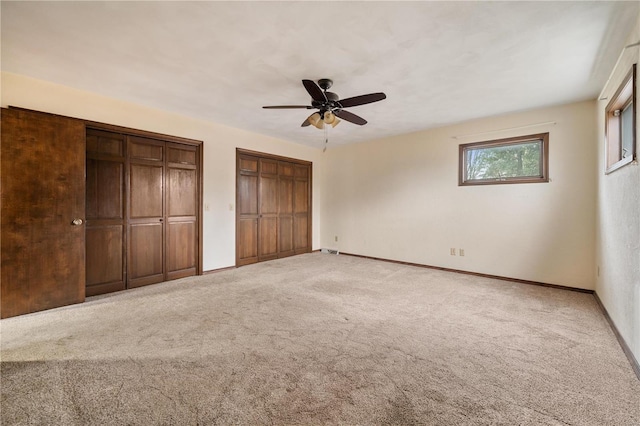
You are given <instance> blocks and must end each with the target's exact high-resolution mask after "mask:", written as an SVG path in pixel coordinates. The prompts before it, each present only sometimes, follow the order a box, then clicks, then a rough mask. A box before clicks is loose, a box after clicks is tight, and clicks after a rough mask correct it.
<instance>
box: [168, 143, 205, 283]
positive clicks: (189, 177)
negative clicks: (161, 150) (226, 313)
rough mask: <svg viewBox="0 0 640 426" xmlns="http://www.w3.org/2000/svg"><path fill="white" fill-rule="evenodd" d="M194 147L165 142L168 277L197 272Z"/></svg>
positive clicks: (189, 274) (196, 202) (195, 153)
mask: <svg viewBox="0 0 640 426" xmlns="http://www.w3.org/2000/svg"><path fill="white" fill-rule="evenodd" d="M196 162H197V152H196V148H195V147H191V146H185V145H177V144H172V143H167V168H166V180H167V184H166V186H167V193H166V200H167V225H166V226H167V242H166V244H167V245H166V256H167V279H175V278H182V277H187V276H191V275H195V274H196V269H197V263H196V253H197V248H198V232H197V229H198V221H197V220H198V208H199V205H198V173H197V170H196V167H197V166H196Z"/></svg>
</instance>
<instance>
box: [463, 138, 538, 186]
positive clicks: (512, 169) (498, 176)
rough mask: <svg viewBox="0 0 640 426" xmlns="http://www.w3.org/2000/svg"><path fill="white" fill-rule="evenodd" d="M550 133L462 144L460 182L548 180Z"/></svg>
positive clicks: (477, 183)
mask: <svg viewBox="0 0 640 426" xmlns="http://www.w3.org/2000/svg"><path fill="white" fill-rule="evenodd" d="M548 153H549V133H540V134H537V135H527V136H520V137H517V138H509V139H499V140H494V141H486V142H475V143H468V144H463V145H460V170H459V173H460V175H459V181H458V184H459V185H492V184H502V183H533V182H549V154H548Z"/></svg>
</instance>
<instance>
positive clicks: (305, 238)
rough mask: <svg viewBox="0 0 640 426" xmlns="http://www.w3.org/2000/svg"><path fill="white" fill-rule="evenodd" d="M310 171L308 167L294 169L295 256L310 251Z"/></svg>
mask: <svg viewBox="0 0 640 426" xmlns="http://www.w3.org/2000/svg"><path fill="white" fill-rule="evenodd" d="M310 177H311V169H310V167H309V166H298V165H296V167H295V179H294V183H293V204H294V222H293V224H294V226H293V235H294V249H295V252H296V254H300V253H307V252H310V251H311V195H310V187H311V185H310V183H311V181H310Z"/></svg>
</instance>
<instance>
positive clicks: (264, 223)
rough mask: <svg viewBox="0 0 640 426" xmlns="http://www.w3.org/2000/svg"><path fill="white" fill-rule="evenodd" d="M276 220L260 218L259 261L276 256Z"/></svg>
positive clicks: (273, 218)
mask: <svg viewBox="0 0 640 426" xmlns="http://www.w3.org/2000/svg"><path fill="white" fill-rule="evenodd" d="M277 230H278V218H277V217H262V218H260V229H259V232H260V244H259V252H258V257H259V258H260V260H267V258H272V259H273V258H275V257H276V256H277V255H278V234H277Z"/></svg>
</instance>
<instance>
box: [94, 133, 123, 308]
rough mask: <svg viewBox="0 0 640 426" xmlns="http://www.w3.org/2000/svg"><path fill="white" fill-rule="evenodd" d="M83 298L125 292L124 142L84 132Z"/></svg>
mask: <svg viewBox="0 0 640 426" xmlns="http://www.w3.org/2000/svg"><path fill="white" fill-rule="evenodd" d="M86 182H87V184H86V194H87V195H86V209H87V210H86V211H87V213H86V217H87V226H86V247H87V248H86V295H87V296H93V295H96V294H103V293H109V292H112V291H117V290H124V289H125V282H126V281H125V268H124V265H125V256H124V253H125V251H124V245H125V234H126V233H125V204H124V201H125V197H124V182H125V138H124V136H123V135H121V134H118V133H111V132H103V131H100V130H93V129H88V130H87V171H86Z"/></svg>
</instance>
